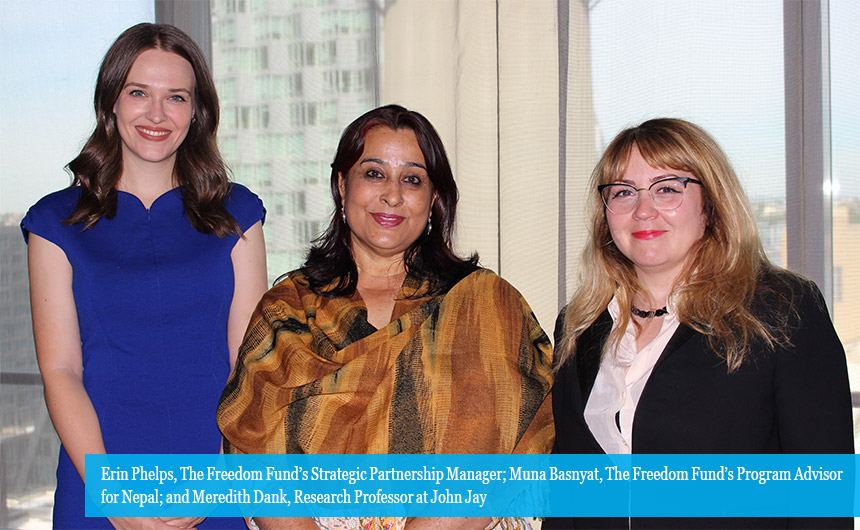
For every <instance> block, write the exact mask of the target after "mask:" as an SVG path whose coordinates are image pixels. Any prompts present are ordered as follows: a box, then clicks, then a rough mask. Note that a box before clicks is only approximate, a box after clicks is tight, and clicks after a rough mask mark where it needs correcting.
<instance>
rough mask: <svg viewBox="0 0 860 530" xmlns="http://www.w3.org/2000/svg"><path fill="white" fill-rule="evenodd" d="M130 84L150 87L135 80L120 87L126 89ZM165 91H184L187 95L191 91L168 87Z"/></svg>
mask: <svg viewBox="0 0 860 530" xmlns="http://www.w3.org/2000/svg"><path fill="white" fill-rule="evenodd" d="M130 86H136V87H139V88H150V87H149V85H147V84H146V83H137V82H135V81H129V82H128V83H126V84H125V85H123V87H122V88H123V89H126V88H128V87H130ZM167 91H168V92H173V93H176V92H185V93H186V94H188V95H189V96H190V95H191V91H190V90H188V89H187V88H168V89H167Z"/></svg>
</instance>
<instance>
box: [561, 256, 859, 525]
mask: <svg viewBox="0 0 860 530" xmlns="http://www.w3.org/2000/svg"><path fill="white" fill-rule="evenodd" d="M767 282H775V283H776V284H778V285H779V286H781V289H782V291H781V292H785V291H784V289H789V290H790V291H792V292H793V293H794V301H795V311H794V312H791V311H787V310H785V309H778V308H777V307H776V304H777V300H776V297H774V296H773V295H772V294H771V295H768V294H767V293H766V292H764V291H763V292H762V293H759V294H758V295H757V296H756V299H755V301H754V303H753V309H754V311H756V312H757V314H765V315H767V316H766V317H765V318H787V319H788V323H789V330H790V337H791V344H792V345H791V346H790V347H784V348H783V347H777V348H776V349H775V350H769V349H767V348H766V347H764V346H759V347H754V348H753V351H751V352H750V355H749V356H748V357H747V359H746V360H745V361H744V364H743V365H742V366H741V367H740V368H739V369H738V370H736V371H735V372H733V373H731V374H729V373H728V370H727V366H726V363H725V361H724V360H723V359H721V358H719V357H718V356H717V354H716V353H715V352H714V351H713V350H712V349H711V348H710V347H709V346H708V341H707V338H706V337H705V336H704V335H702V334H700V333H698V332H696V331H694V330H693V329H691V328H690V327H688V326H686V325H684V324H681V325H680V326H679V327H678V329H677V330H676V332H675V334H674V335H673V336H672V338H671V339H670V341H669V343H668V344H667V346H666V348H665V349H664V350H663V352H662V354H661V355H660V358H659V359H658V360H657V363H656V365H655V366H654V370H653V371H652V373H651V375H650V377H649V379H648V382H647V383H646V384H645V387H644V389H643V391H642V395H641V397H640V399H639V403H638V405H637V408H636V412H635V415H634V419H633V445H632V451H633V453H656V454H661V453H680V454H697V453H705V454H710V453H715V454H719V453H853V452H854V436H853V425H852V410H851V392H850V388H849V385H848V371H847V366H846V361H845V351H844V349H843V348H842V344H841V343H840V341H839V338H838V337H837V335H836V331H835V330H834V328H833V324H832V322H831V320H830V316H829V314H828V313H827V309H826V306H825V303H824V299H823V297H822V296H821V293H820V292H819V291H818V289H817V287H815V285H814V284H813V283H812V282H808V281H806V280H802V279H800V278H798V277H796V276H794V275H791V274H788V273H784V272H774V273H771V274H770V276H768V277H765V278H763V283H765V284H766V283H767ZM563 323H564V314H563V313H562V315H559V319H558V321H557V322H556V330H555V331H556V333H555V343H556V344H559V343H560V340H561V339H562V336H563V328H564V326H563ZM611 330H612V318H611V317H610V315H609V312H608V311H604V312H603V313H602V314H601V315H600V317H598V319H597V320H596V321H595V322H594V323H593V324H592V325H591V326H590V327H589V328H588V329H587V330H586V331H585V332H584V333H583V334H582V335H581V336H580V337H579V339H578V340H577V347H576V355H575V356H574V358H573V359H570V360H569V361H568V362H566V363H565V364H564V365H563V366H561V368H560V369H559V370H558V374H557V376H556V380H555V386H554V387H553V390H552V399H553V414H554V416H555V430H556V441H555V447H554V452H557V453H565V454H567V453H573V454H575V453H603V450H602V449H601V447H600V445H599V444H598V443H597V441H596V440H595V438H594V436H592V434H591V431H590V430H589V428H588V425H587V424H586V422H585V418H584V416H583V411H584V409H585V404H586V403H587V401H588V396H589V394H590V393H591V389H592V387H593V385H594V380H595V378H596V377H597V372H598V370H599V368H600V358H601V353H602V351H603V348H604V345H605V343H606V339H607V336H608V335H609V332H610V331H611ZM727 502H728V503H730V502H731V500H727ZM628 525H629V526H628ZM573 527H575V528H628V527H630V528H789V527H791V528H796V527H813V528H814V527H820V528H851V527H852V521H851V519H826V520H825V519H797V518H794V519H788V518H771V519H762V518H695V519H690V518H632V519H630V520H629V521H628V519H627V518H626V517H625V518H617V519H612V518H609V519H607V518H604V519H592V518H588V519H586V518H576V519H553V520H548V521H547V523H546V524H545V525H544V528H547V529H550V528H573Z"/></svg>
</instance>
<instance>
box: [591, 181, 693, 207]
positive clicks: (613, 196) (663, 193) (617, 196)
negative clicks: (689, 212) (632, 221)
mask: <svg viewBox="0 0 860 530" xmlns="http://www.w3.org/2000/svg"><path fill="white" fill-rule="evenodd" d="M689 182H693V183H695V184H698V185H700V186H702V185H703V184H702V181H701V180H696V179H694V178H691V177H670V178H665V179H660V180H658V181H657V182H655V183H653V184H651V185H650V186H648V187H647V188H637V187H636V186H632V185H630V184H621V183H616V184H602V185H600V186H597V191H598V193H600V196H601V197H602V198H603V204H605V205H606V207H607V208H609V211H610V212H612V213H614V214H617V215H622V214H625V213H630V212H632V211H633V210H634V209H636V205H637V204H638V203H639V192H640V191H645V190H648V195H649V196H650V197H651V204H653V205H654V208H657V209H658V210H675V209H677V208H679V207H680V206H681V204H682V203H683V202H684V195H686V193H687V183H689Z"/></svg>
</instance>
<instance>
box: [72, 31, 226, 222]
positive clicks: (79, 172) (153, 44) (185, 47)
mask: <svg viewBox="0 0 860 530" xmlns="http://www.w3.org/2000/svg"><path fill="white" fill-rule="evenodd" d="M151 49H159V50H163V51H167V52H170V53H175V54H176V55H178V56H180V57H182V58H183V59H185V60H187V61H188V62H189V63H190V64H191V67H192V68H193V70H194V77H195V79H196V82H195V88H194V114H193V115H194V119H193V120H192V122H191V126H190V128H189V130H188V135H187V136H186V137H185V141H183V142H182V145H181V146H180V147H179V150H178V151H177V152H176V165H175V166H174V170H173V173H174V178H175V179H176V182H177V184H179V185H180V186H182V203H183V206H184V209H185V213H186V215H187V216H188V220H189V221H190V222H191V225H192V226H193V227H194V228H195V229H197V230H198V231H200V232H203V233H209V234H216V235H218V236H219V237H223V236H225V235H227V234H231V233H234V234H235V233H239V226H238V224H237V223H236V220H235V219H233V217H232V216H231V215H230V214H229V213H228V212H227V210H226V208H225V207H224V200H225V198H226V197H227V195H228V194H229V192H230V181H229V178H228V175H227V169H226V167H225V166H224V161H223V160H222V159H221V154H220V153H219V152H218V146H217V145H216V143H215V134H216V132H217V130H218V119H219V108H218V95H217V93H216V92H215V84H214V83H213V81H212V75H211V74H210V72H209V67H208V66H207V65H206V59H205V57H204V56H203V52H201V51H200V48H199V47H198V46H197V45H196V44H195V43H194V41H193V40H192V39H191V37H189V36H188V35H186V34H185V33H183V32H182V31H180V30H179V29H177V28H175V27H173V26H170V25H167V24H149V23H143V24H137V25H136V26H132V27H130V28H129V29H127V30H125V31H124V32H123V33H122V34H121V35H120V36H119V37H118V38H117V39H116V41H114V43H113V44H112V45H111V47H110V49H109V50H108V52H107V54H106V55H105V57H104V59H103V60H102V64H101V68H99V75H98V80H97V81H96V91H95V96H94V98H93V104H94V107H95V113H96V126H95V130H93V133H92V135H90V137H89V139H88V140H87V142H86V144H85V145H84V147H83V149H82V150H81V153H80V154H79V155H78V156H77V157H76V158H75V159H74V160H72V161H71V162H69V164H68V166H66V167H67V169H68V171H69V172H70V173H71V174H72V177H73V180H72V186H80V188H81V197H80V200H79V201H78V204H77V206H76V207H75V211H74V212H72V214H71V215H70V216H69V217H68V218H67V219H65V220H64V221H63V222H64V223H65V224H67V225H73V224H82V225H84V226H83V228H84V229H88V228H92V227H93V226H95V224H96V223H98V222H99V220H100V219H101V218H102V217H107V218H108V219H111V218H113V217H114V216H115V215H116V208H117V191H116V186H117V184H118V183H119V179H120V177H121V176H122V171H123V167H122V147H121V139H120V135H119V131H118V130H117V125H116V116H115V115H114V113H113V108H114V104H115V103H116V100H117V98H118V97H119V94H120V91H121V90H122V87H123V85H124V84H125V80H126V77H127V76H128V72H129V70H131V66H132V64H134V61H135V60H136V59H137V57H138V56H139V55H140V54H141V52H143V51H146V50H151Z"/></svg>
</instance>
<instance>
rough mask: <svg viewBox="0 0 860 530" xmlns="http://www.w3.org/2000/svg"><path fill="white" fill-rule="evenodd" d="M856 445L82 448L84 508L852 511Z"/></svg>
mask: <svg viewBox="0 0 860 530" xmlns="http://www.w3.org/2000/svg"><path fill="white" fill-rule="evenodd" d="M858 464H860V460H858V459H857V456H856V455H119V454H115V455H87V457H86V515H87V516H91V517H94V516H128V517H140V516H161V517H171V516H174V517H179V516H188V517H190V516H198V517H202V516H206V517H216V516H217V517H224V516H245V517H251V516H257V517H265V516H268V517H274V516H285V517H305V516H310V517H333V516H346V517H373V516H384V517H452V516H471V517H514V516H522V517H538V516H544V517H550V516H573V515H575V516H592V517H602V516H626V517H653V516H709V517H769V516H782V517H801V516H804V517H812V516H822V517H823V516H839V517H852V516H860V501H858V499H856V498H855V491H856V490H857V483H856V481H857V477H858V474H857V472H856V470H857V466H858Z"/></svg>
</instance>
